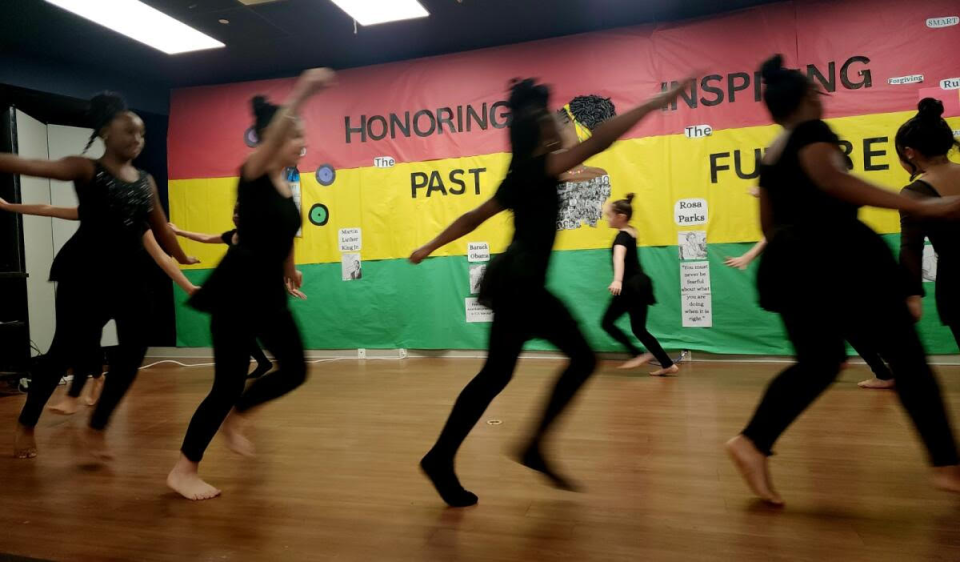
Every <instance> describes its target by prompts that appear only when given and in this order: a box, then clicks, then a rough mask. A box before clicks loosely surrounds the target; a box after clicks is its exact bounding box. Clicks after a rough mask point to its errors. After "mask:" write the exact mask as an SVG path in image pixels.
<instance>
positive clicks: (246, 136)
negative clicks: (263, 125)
mask: <svg viewBox="0 0 960 562" xmlns="http://www.w3.org/2000/svg"><path fill="white" fill-rule="evenodd" d="M243 144H245V145H247V146H249V147H250V148H256V146H257V145H258V144H260V139H259V138H258V137H257V131H256V129H254V128H253V127H250V128H249V129H247V130H246V132H244V133H243Z"/></svg>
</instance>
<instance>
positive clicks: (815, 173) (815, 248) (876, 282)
mask: <svg viewBox="0 0 960 562" xmlns="http://www.w3.org/2000/svg"><path fill="white" fill-rule="evenodd" d="M782 63H783V60H782V58H781V57H780V56H779V55H778V56H775V57H773V58H771V59H770V60H768V61H767V62H765V63H764V64H763V67H762V69H761V74H762V76H763V80H764V84H765V88H764V92H763V99H764V102H765V103H766V105H767V108H768V109H769V111H770V114H771V115H772V116H773V119H774V121H775V122H776V123H778V124H779V125H781V126H783V128H784V132H783V133H782V134H781V135H780V136H779V137H778V138H777V139H776V140H775V141H774V143H773V144H772V145H771V146H770V148H769V149H768V150H767V152H766V154H765V156H764V159H763V161H762V163H761V174H760V188H761V189H760V220H761V223H762V228H763V233H764V235H765V236H766V238H767V240H768V241H769V243H768V246H767V249H766V251H765V252H764V254H763V258H762V259H761V262H760V268H759V270H758V272H757V288H758V290H759V293H760V304H761V306H763V307H764V308H766V309H767V310H771V311H775V312H778V313H779V314H780V316H781V317H782V318H783V322H784V325H785V326H786V329H787V335H788V336H789V337H790V341H791V342H792V343H793V346H794V348H795V350H796V356H797V362H796V363H795V364H794V365H792V366H791V367H789V368H787V369H786V370H785V371H783V372H781V373H780V374H779V375H778V376H777V377H776V378H775V379H774V380H773V381H772V382H771V383H770V385H769V386H768V387H767V390H766V392H765V393H764V396H763V399H762V400H761V402H760V404H759V406H757V410H756V412H754V415H753V419H751V420H750V423H749V424H748V425H747V427H746V428H744V430H743V432H742V433H741V434H740V435H738V436H737V437H734V438H733V439H731V440H730V441H729V442H728V443H727V451H728V453H729V454H730V456H731V458H732V460H733V461H734V463H735V464H736V466H737V468H738V469H739V470H740V472H741V474H742V476H743V477H744V479H745V480H746V482H747V484H748V485H749V486H750V488H751V489H752V490H753V492H754V493H755V494H757V495H758V496H759V497H760V498H762V499H763V500H765V501H767V502H770V503H773V504H778V505H779V504H782V503H783V500H782V499H781V498H780V496H779V494H777V492H776V491H775V490H774V487H773V484H772V481H771V479H770V474H769V471H768V469H767V457H768V456H769V455H770V454H771V449H772V448H773V445H774V443H775V442H776V440H777V438H778V437H779V436H780V435H781V434H782V433H783V432H784V430H786V428H787V427H788V426H789V425H790V424H791V423H792V422H793V420H795V419H796V418H797V417H798V416H799V415H800V414H801V413H802V412H803V411H804V410H806V408H807V407H808V406H810V404H812V403H813V401H814V400H816V399H817V397H818V396H819V395H820V394H821V393H822V392H823V391H824V390H826V389H827V387H828V386H829V385H830V383H832V382H833V380H834V378H835V377H836V375H837V373H838V372H839V370H840V365H841V363H842V362H843V359H844V355H845V353H844V340H845V339H846V338H847V337H848V335H850V334H856V335H857V336H860V337H864V338H866V339H867V340H868V341H870V342H872V343H875V344H876V345H877V346H878V349H883V350H884V357H885V358H886V359H887V361H888V362H889V363H890V368H891V370H892V371H893V373H894V375H895V376H896V379H897V387H896V388H897V393H898V395H899V397H900V401H901V402H902V404H903V406H904V408H905V409H906V410H907V414H908V415H909V416H910V418H911V420H912V421H913V423H914V426H915V427H916V429H917V432H918V433H919V434H920V438H921V439H922V440H923V443H924V445H925V446H926V448H927V452H928V454H929V456H930V460H931V463H932V464H933V466H934V467H935V468H934V482H935V484H936V485H938V486H940V487H942V488H945V489H949V490H952V491H960V470H958V467H957V462H958V459H957V448H956V444H955V442H954V437H953V431H952V429H951V427H950V422H949V419H948V417H947V412H946V409H945V407H944V404H943V400H942V398H941V396H940V389H939V386H938V384H937V381H936V378H935V377H934V375H933V373H932V372H931V370H930V367H929V366H928V365H927V362H926V356H925V353H924V349H923V345H922V344H921V343H920V339H919V338H918V336H917V333H916V330H915V329H914V326H913V321H912V320H913V319H912V318H911V316H910V312H909V311H908V310H907V306H906V303H905V302H904V299H903V291H902V288H901V286H900V283H899V282H898V269H897V264H896V262H895V260H894V258H893V254H892V253H891V252H890V249H889V248H888V247H887V246H886V244H885V242H884V241H883V239H882V238H880V236H878V235H877V234H876V233H875V232H873V231H872V230H870V228H869V227H867V226H866V225H864V224H863V223H862V222H860V221H859V220H858V219H857V208H858V207H859V206H861V205H870V206H874V207H882V208H888V209H900V210H904V211H908V212H911V213H914V214H917V215H923V216H930V217H934V216H954V215H957V214H958V211H960V205H958V202H957V201H937V202H930V203H920V202H918V201H916V200H914V199H911V198H908V197H903V196H901V195H898V194H895V193H890V192H889V191H886V190H884V189H881V188H878V187H874V186H873V185H871V184H868V183H866V182H864V181H863V180H861V179H859V178H857V177H856V176H853V175H850V174H848V173H847V170H846V169H845V166H844V163H843V158H842V153H841V151H840V149H839V146H838V142H839V139H838V138H837V136H836V135H834V134H833V132H832V131H831V130H830V127H828V126H827V124H826V123H824V122H823V121H821V117H822V115H823V109H822V106H821V102H820V94H821V92H820V91H819V90H818V89H817V87H816V86H815V85H814V84H813V82H811V81H810V80H809V79H808V78H807V77H806V76H805V75H803V74H802V73H800V72H799V71H797V70H789V69H785V68H783V65H782ZM848 247H852V248H856V251H855V252H852V253H851V252H848V251H846V248H848ZM811 264H816V267H812V266H811ZM824 270H826V271H828V272H830V274H829V275H824V274H823V271H824ZM860 280H866V282H865V283H864V282H861V281H860Z"/></svg>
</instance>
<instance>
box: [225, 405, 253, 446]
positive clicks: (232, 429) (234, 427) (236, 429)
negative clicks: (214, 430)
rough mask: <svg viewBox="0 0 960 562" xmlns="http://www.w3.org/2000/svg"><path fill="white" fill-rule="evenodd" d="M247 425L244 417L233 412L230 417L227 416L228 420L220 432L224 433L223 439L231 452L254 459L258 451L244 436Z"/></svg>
mask: <svg viewBox="0 0 960 562" xmlns="http://www.w3.org/2000/svg"><path fill="white" fill-rule="evenodd" d="M245 425H246V420H245V419H244V418H243V415H242V414H238V413H237V412H236V411H232V412H230V415H229V416H227V419H226V420H224V422H223V427H221V428H220V430H221V432H222V433H223V438H224V439H226V441H227V447H228V448H229V449H230V450H231V451H233V452H234V453H236V454H238V455H240V456H243V457H252V456H255V455H256V454H257V449H256V447H254V446H253V443H252V442H251V441H250V440H249V439H247V437H246V436H245V435H244V434H243V428H244V426H245Z"/></svg>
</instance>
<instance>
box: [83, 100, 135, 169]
mask: <svg viewBox="0 0 960 562" xmlns="http://www.w3.org/2000/svg"><path fill="white" fill-rule="evenodd" d="M127 111H128V108H127V102H125V101H124V100H123V98H122V97H120V94H116V93H114V92H103V93H100V94H97V95H95V96H93V98H92V99H91V100H90V108H89V110H88V111H87V116H88V118H89V120H90V124H91V126H92V127H93V132H92V133H90V139H89V140H88V141H87V146H86V147H84V149H83V154H86V153H87V151H88V150H90V147H91V146H93V141H95V140H96V139H97V137H98V136H100V131H102V130H103V128H104V127H106V126H107V125H109V124H110V123H111V122H112V121H113V120H114V119H116V118H117V116H118V115H121V114H123V113H126V112H127Z"/></svg>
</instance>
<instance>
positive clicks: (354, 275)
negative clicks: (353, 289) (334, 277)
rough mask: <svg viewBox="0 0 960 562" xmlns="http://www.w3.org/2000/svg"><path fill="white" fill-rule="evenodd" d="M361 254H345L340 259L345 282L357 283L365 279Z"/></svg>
mask: <svg viewBox="0 0 960 562" xmlns="http://www.w3.org/2000/svg"><path fill="white" fill-rule="evenodd" d="M361 267H362V266H361V262H360V254H343V256H342V257H341V259H340V273H341V275H342V278H343V280H344V281H356V280H357V279H361V278H362V277H363V270H362V269H361Z"/></svg>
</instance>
